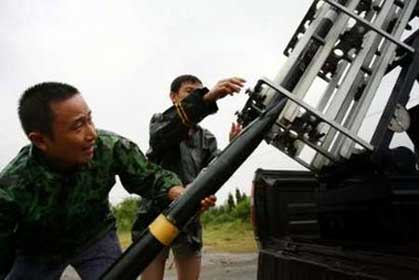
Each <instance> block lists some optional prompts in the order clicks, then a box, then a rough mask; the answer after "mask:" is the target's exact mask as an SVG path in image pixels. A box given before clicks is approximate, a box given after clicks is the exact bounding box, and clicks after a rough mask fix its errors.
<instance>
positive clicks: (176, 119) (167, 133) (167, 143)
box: [150, 88, 218, 158]
mask: <svg viewBox="0 0 419 280" xmlns="http://www.w3.org/2000/svg"><path fill="white" fill-rule="evenodd" d="M207 93H208V89H206V88H201V89H197V90H195V91H194V92H192V93H191V94H190V95H189V96H187V97H186V98H184V99H183V100H182V101H180V102H177V103H175V104H174V105H173V106H171V107H170V108H169V109H168V110H166V111H165V112H164V113H162V114H156V115H154V116H153V118H152V119H151V121H150V148H151V152H150V154H151V158H153V156H155V155H156V153H158V154H162V153H164V152H165V151H167V150H170V149H171V148H173V147H176V146H178V145H179V142H180V141H182V140H183V139H184V138H185V137H187V134H188V131H189V128H191V127H192V126H194V125H196V124H198V123H199V122H200V121H202V120H203V119H204V118H205V117H207V116H208V115H210V114H213V113H215V112H217V110H218V107H217V104H216V103H215V101H204V99H203V97H204V96H205V94H207Z"/></svg>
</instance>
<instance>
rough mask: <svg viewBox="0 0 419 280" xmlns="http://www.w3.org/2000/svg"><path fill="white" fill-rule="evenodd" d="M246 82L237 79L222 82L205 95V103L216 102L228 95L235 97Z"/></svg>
mask: <svg viewBox="0 0 419 280" xmlns="http://www.w3.org/2000/svg"><path fill="white" fill-rule="evenodd" d="M245 82H246V81H245V80H244V79H242V78H237V77H234V78H230V79H225V80H221V81H219V82H218V83H217V84H216V85H215V86H214V87H213V88H212V89H211V90H210V91H209V92H207V93H206V94H205V95H204V101H205V102H215V101H217V100H218V99H221V98H223V97H225V96H226V95H233V94H234V93H237V92H239V91H240V90H241V88H242V87H243V86H244V83H245Z"/></svg>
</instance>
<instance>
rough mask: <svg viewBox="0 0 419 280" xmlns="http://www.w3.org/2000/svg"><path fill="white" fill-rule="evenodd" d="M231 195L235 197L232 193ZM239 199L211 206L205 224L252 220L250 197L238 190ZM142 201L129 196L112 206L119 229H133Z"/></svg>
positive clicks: (204, 217) (202, 218)
mask: <svg viewBox="0 0 419 280" xmlns="http://www.w3.org/2000/svg"><path fill="white" fill-rule="evenodd" d="M229 197H233V196H232V195H231V194H230V196H229ZM237 198H239V201H236V202H234V201H233V203H232V202H231V201H230V202H226V205H221V206H217V207H213V208H210V209H209V210H208V211H206V212H205V213H203V214H202V215H201V222H202V224H203V225H208V224H211V225H219V224H225V223H234V222H237V221H240V222H243V223H245V224H246V223H249V222H250V199H249V197H247V196H246V195H245V194H244V193H243V194H240V193H238V192H237V190H236V199H237ZM140 203H141V199H140V198H132V197H130V198H127V199H125V200H123V201H122V202H121V203H119V204H117V205H115V206H112V213H113V214H114V216H115V218H116V225H117V228H118V231H120V232H121V231H122V232H124V231H131V228H132V224H133V222H134V220H135V217H136V214H137V210H138V207H139V205H140Z"/></svg>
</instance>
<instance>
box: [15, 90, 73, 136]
mask: <svg viewBox="0 0 419 280" xmlns="http://www.w3.org/2000/svg"><path fill="white" fill-rule="evenodd" d="M76 94H79V91H78V90H77V88H75V87H73V86H70V85H68V84H64V83H57V82H44V83H40V84H36V85H34V86H32V87H30V88H28V89H27V90H25V92H24V93H23V94H22V96H21V97H20V99H19V107H18V114H19V119H20V124H21V125H22V128H23V130H24V131H25V134H26V135H29V133H31V132H34V131H38V132H41V133H43V134H45V135H47V136H49V137H53V133H52V121H53V117H54V116H53V113H52V110H51V106H50V104H51V103H52V102H59V101H64V100H66V99H68V98H70V97H72V96H74V95H76Z"/></svg>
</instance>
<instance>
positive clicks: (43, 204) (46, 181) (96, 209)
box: [0, 130, 181, 274]
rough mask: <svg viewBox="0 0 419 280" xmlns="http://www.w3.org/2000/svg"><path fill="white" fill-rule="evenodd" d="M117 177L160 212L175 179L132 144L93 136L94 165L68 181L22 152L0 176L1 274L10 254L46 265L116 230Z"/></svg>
mask: <svg viewBox="0 0 419 280" xmlns="http://www.w3.org/2000/svg"><path fill="white" fill-rule="evenodd" d="M115 175H118V176H119V178H120V181H121V183H122V185H123V186H124V188H125V189H126V190H127V191H128V192H130V193H136V194H138V195H141V196H142V197H145V198H149V199H152V200H153V201H156V202H157V203H158V204H160V205H162V207H165V206H166V205H168V204H169V200H168V196H167V191H168V189H169V188H170V187H172V186H174V185H180V184H181V182H180V180H179V179H178V178H177V176H176V175H175V174H174V173H172V172H170V171H166V170H163V169H162V168H160V167H159V166H158V165H155V164H153V163H151V162H149V161H147V160H146V159H145V157H144V154H143V153H142V152H141V151H140V149H139V148H138V146H137V145H136V144H134V143H133V142H131V141H129V140H127V139H125V138H123V137H121V136H119V135H116V134H114V133H111V132H106V131H103V130H98V138H97V140H96V144H95V154H94V157H93V159H92V160H91V161H90V162H89V163H88V164H87V165H85V166H82V167H80V168H79V169H78V170H77V171H76V172H74V173H73V174H70V175H63V174H60V173H57V172H54V171H53V170H51V169H50V168H49V167H48V165H47V163H46V161H45V159H44V158H43V156H42V154H41V153H40V151H39V150H37V149H36V148H35V147H34V146H32V145H28V146H25V147H24V148H23V149H22V150H21V151H20V152H19V154H18V155H17V156H16V158H15V159H14V160H12V161H11V162H10V163H9V164H8V166H6V168H5V169H4V170H3V171H2V172H1V173H0V274H1V273H2V272H3V273H4V271H7V270H8V269H9V268H10V265H11V264H12V262H13V256H14V254H15V252H17V253H18V254H21V255H24V256H33V257H35V258H40V259H46V260H60V259H63V258H66V257H69V256H71V255H74V254H76V253H77V252H79V250H81V248H83V247H85V246H87V245H88V244H90V243H91V242H92V240H97V238H98V237H99V236H101V235H103V234H104V233H106V232H107V231H108V230H109V229H110V228H112V227H114V226H115V220H114V217H113V216H112V214H111V211H110V207H109V202H108V195H109V192H110V190H111V188H112V187H113V186H114V184H115Z"/></svg>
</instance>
